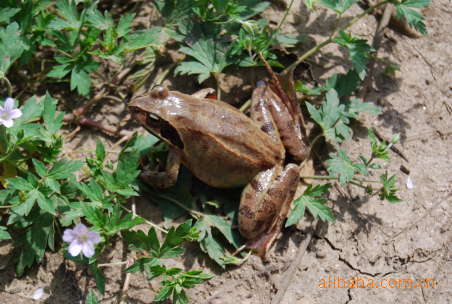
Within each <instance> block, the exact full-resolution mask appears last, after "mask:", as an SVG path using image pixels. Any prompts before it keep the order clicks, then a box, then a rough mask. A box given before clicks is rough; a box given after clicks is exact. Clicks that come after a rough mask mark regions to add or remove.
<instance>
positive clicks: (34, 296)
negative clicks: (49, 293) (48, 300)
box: [31, 287, 44, 300]
mask: <svg viewBox="0 0 452 304" xmlns="http://www.w3.org/2000/svg"><path fill="white" fill-rule="evenodd" d="M43 296H44V288H42V287H41V288H38V289H36V290H35V291H34V292H33V294H32V295H31V298H32V299H33V300H39V299H41V298H42V297H43Z"/></svg>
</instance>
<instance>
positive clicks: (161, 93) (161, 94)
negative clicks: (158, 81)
mask: <svg viewBox="0 0 452 304" xmlns="http://www.w3.org/2000/svg"><path fill="white" fill-rule="evenodd" d="M151 97H153V98H157V99H165V98H166V97H168V89H167V88H164V87H161V86H156V87H155V88H153V89H152V91H151Z"/></svg>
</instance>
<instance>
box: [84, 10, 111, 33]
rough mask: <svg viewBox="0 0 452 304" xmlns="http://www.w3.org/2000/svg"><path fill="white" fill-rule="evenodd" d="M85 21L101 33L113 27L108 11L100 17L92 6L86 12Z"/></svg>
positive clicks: (100, 14) (99, 13) (98, 12)
mask: <svg viewBox="0 0 452 304" xmlns="http://www.w3.org/2000/svg"><path fill="white" fill-rule="evenodd" d="M86 21H88V22H89V23H90V24H91V25H92V26H94V27H95V28H97V29H99V30H102V31H107V30H108V29H110V28H112V27H113V26H114V21H113V18H112V17H111V15H110V13H109V12H108V11H105V12H104V14H103V15H102V13H101V12H100V11H99V10H98V9H96V8H95V7H94V6H92V7H91V8H90V9H88V10H87V13H86Z"/></svg>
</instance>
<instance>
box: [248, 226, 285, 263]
mask: <svg viewBox="0 0 452 304" xmlns="http://www.w3.org/2000/svg"><path fill="white" fill-rule="evenodd" d="M280 231H281V224H279V225H275V226H274V228H273V229H272V230H271V231H270V232H266V233H263V234H261V235H259V237H257V238H255V239H252V240H248V241H247V242H246V246H245V248H246V249H250V250H251V251H253V252H254V254H256V255H257V256H258V257H260V258H261V259H262V260H264V261H265V260H266V256H267V252H268V250H269V249H270V247H271V245H272V244H273V242H274V240H275V239H276V237H277V236H278V234H279V232H280Z"/></svg>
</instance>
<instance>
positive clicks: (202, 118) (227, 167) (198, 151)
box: [171, 92, 283, 187]
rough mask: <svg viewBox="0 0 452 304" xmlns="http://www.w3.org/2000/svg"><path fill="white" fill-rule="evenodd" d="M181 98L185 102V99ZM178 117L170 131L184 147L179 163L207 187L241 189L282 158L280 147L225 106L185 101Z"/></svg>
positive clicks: (210, 102)
mask: <svg viewBox="0 0 452 304" xmlns="http://www.w3.org/2000/svg"><path fill="white" fill-rule="evenodd" d="M171 93H173V92H171ZM173 94H174V95H176V96H177V94H181V93H178V92H174V93H173ZM183 97H184V100H186V95H185V96H183ZM189 97H190V98H193V97H191V96H189ZM178 115H180V116H179V117H178V118H177V119H175V120H174V123H175V125H174V127H176V129H177V130H179V131H178V132H179V136H180V137H181V140H182V142H183V145H184V147H183V151H184V153H183V154H184V155H183V162H184V164H185V165H186V166H187V167H188V168H189V169H190V170H191V171H192V172H193V174H194V175H195V176H197V177H198V178H199V179H201V180H202V181H204V182H205V183H207V184H209V185H211V186H214V187H235V186H241V185H245V184H246V183H248V182H249V181H250V180H251V178H253V177H254V176H255V175H256V174H257V173H259V172H260V171H262V170H264V169H268V168H271V167H273V166H274V165H275V164H276V163H278V162H280V161H281V159H282V157H283V155H282V154H283V150H282V149H281V147H280V146H277V145H275V144H274V142H273V141H271V139H270V137H269V136H268V135H267V134H265V133H264V132H262V131H261V130H260V128H259V127H258V126H257V124H256V123H255V122H254V121H253V120H251V119H250V118H249V117H247V116H246V115H244V114H243V113H241V112H240V111H238V110H237V109H236V108H234V107H232V106H231V105H229V104H226V103H223V102H221V101H215V100H211V99H201V100H199V99H198V100H196V101H193V102H190V100H188V106H186V107H184V111H181V112H180V113H179V114H178Z"/></svg>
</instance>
